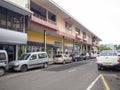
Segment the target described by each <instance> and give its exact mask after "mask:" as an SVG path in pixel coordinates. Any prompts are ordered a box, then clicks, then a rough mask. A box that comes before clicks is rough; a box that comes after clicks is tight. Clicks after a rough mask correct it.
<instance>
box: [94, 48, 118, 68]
mask: <svg viewBox="0 0 120 90" xmlns="http://www.w3.org/2000/svg"><path fill="white" fill-rule="evenodd" d="M96 63H97V68H98V70H101V69H103V68H104V67H109V68H113V67H115V68H120V57H119V56H118V53H117V52H116V51H112V50H107V51H102V52H100V54H99V56H98V57H97V58H96Z"/></svg>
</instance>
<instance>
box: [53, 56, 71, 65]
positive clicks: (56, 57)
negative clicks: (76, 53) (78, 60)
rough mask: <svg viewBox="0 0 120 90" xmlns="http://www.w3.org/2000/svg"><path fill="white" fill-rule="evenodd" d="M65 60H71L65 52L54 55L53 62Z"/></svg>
mask: <svg viewBox="0 0 120 90" xmlns="http://www.w3.org/2000/svg"><path fill="white" fill-rule="evenodd" d="M67 62H72V57H70V56H69V55H67V54H60V55H56V56H55V57H54V63H63V64H65V63H67Z"/></svg>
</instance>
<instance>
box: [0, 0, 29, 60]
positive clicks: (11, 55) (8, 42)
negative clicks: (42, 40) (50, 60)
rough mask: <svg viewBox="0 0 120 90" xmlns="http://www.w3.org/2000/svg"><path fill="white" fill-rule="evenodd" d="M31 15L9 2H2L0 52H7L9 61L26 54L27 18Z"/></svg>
mask: <svg viewBox="0 0 120 90" xmlns="http://www.w3.org/2000/svg"><path fill="white" fill-rule="evenodd" d="M29 14H31V11H29V10H28V9H26V8H23V7H21V6H19V5H17V4H15V3H13V2H11V1H9V0H0V50H1V49H2V50H6V51H7V53H8V59H9V61H11V60H15V59H17V58H18V57H19V56H20V55H21V54H22V53H24V50H25V46H26V44H27V33H26V32H25V30H26V28H25V27H26V25H27V16H28V15H29Z"/></svg>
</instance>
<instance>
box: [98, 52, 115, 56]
mask: <svg viewBox="0 0 120 90" xmlns="http://www.w3.org/2000/svg"><path fill="white" fill-rule="evenodd" d="M100 56H117V53H116V52H101V53H100Z"/></svg>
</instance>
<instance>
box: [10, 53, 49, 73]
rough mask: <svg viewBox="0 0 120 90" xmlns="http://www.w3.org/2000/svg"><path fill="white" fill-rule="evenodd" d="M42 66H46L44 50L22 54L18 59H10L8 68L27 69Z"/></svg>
mask: <svg viewBox="0 0 120 90" xmlns="http://www.w3.org/2000/svg"><path fill="white" fill-rule="evenodd" d="M40 66H43V67H44V68H47V67H48V55H47V53H46V52H31V53H27V54H24V55H22V56H21V57H20V58H19V60H15V61H11V62H10V63H9V69H10V70H11V69H12V70H15V71H22V72H24V71H27V70H28V69H31V68H36V67H40Z"/></svg>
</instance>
